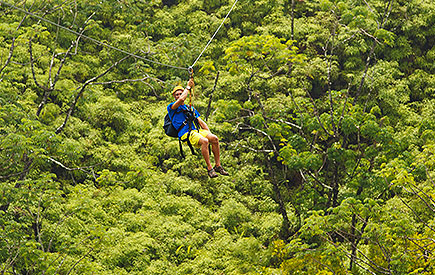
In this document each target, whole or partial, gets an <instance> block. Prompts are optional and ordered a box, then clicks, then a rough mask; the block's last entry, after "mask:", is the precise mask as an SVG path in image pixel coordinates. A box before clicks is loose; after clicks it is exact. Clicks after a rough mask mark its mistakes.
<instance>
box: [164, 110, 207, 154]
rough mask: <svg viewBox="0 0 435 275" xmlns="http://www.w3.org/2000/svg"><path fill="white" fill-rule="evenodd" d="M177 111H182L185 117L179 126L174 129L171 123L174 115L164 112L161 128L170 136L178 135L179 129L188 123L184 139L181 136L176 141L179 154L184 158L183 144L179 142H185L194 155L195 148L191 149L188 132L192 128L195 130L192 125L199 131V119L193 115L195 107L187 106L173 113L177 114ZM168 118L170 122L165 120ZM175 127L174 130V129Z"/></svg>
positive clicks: (189, 132)
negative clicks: (163, 121)
mask: <svg viewBox="0 0 435 275" xmlns="http://www.w3.org/2000/svg"><path fill="white" fill-rule="evenodd" d="M179 113H183V114H184V116H185V117H186V119H185V120H184V121H183V123H182V124H181V126H180V127H178V129H176V128H175V127H174V126H173V124H172V119H173V118H174V117H172V118H171V117H170V115H169V113H168V114H166V116H165V124H164V126H163V128H164V129H165V132H166V134H167V135H168V136H172V137H178V133H179V132H180V130H181V129H183V128H184V126H186V125H189V130H188V132H187V136H186V138H184V139H181V137H178V143H179V145H180V154H181V156H182V157H183V158H185V155H184V153H183V146H182V144H181V142H186V143H187V145H188V146H189V148H190V151H191V152H192V154H193V155H196V153H195V150H194V149H193V146H192V143H191V142H190V134H191V132H192V130H195V129H194V127H195V128H196V131H198V132H199V129H200V128H199V121H198V118H197V117H196V116H195V109H194V108H193V107H192V106H189V107H188V109H184V110H181V111H175V113H174V116H175V114H179ZM168 119H169V120H170V124H169V123H168V122H167V120H168ZM170 127H172V128H173V129H170ZM174 129H175V131H174Z"/></svg>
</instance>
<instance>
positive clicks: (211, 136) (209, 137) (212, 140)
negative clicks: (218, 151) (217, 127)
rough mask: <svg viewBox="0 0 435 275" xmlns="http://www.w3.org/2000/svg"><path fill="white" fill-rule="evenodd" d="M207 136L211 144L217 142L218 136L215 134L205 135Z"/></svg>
mask: <svg viewBox="0 0 435 275" xmlns="http://www.w3.org/2000/svg"><path fill="white" fill-rule="evenodd" d="M207 138H208V140H209V141H210V143H212V144H216V143H218V142H219V138H218V137H217V136H215V135H213V134H209V135H208V136H207Z"/></svg>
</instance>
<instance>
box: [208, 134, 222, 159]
mask: <svg viewBox="0 0 435 275" xmlns="http://www.w3.org/2000/svg"><path fill="white" fill-rule="evenodd" d="M207 139H208V141H209V142H210V143H211V151H212V152H213V156H214V162H215V166H216V167H219V166H221V158H220V148H219V139H218V137H217V136H215V135H213V134H208V135H207Z"/></svg>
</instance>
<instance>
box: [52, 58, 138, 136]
mask: <svg viewBox="0 0 435 275" xmlns="http://www.w3.org/2000/svg"><path fill="white" fill-rule="evenodd" d="M129 57H130V55H126V56H125V57H123V58H121V59H120V60H118V61H116V62H115V63H114V64H112V65H111V66H110V67H109V68H108V69H106V70H105V71H104V72H103V73H101V74H100V75H98V76H95V77H93V78H91V79H89V80H88V81H86V82H85V83H84V84H83V86H82V87H81V88H79V89H80V90H79V92H78V93H77V95H76V97H75V98H74V100H73V102H72V103H71V106H70V108H69V110H68V112H67V114H66V117H65V120H64V122H63V123H62V125H60V126H59V127H58V128H57V129H56V131H55V133H56V134H59V133H60V132H61V131H62V130H63V128H64V127H65V126H66V124H67V122H68V119H69V118H70V116H71V115H72V113H73V112H74V109H75V107H76V104H77V102H78V100H79V98H80V97H81V96H82V94H83V92H84V91H85V89H86V87H87V86H88V85H89V84H90V83H92V82H94V81H96V80H97V79H99V78H100V77H103V76H105V75H106V74H107V73H108V72H110V71H111V70H112V69H113V68H115V67H116V66H118V64H119V63H121V62H122V61H124V60H126V59H127V58H129Z"/></svg>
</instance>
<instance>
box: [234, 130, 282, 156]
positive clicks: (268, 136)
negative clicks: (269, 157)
mask: <svg viewBox="0 0 435 275" xmlns="http://www.w3.org/2000/svg"><path fill="white" fill-rule="evenodd" d="M242 125H243V127H245V128H242V127H240V128H239V129H242V130H243V129H249V130H254V131H256V132H258V133H261V134H263V135H264V136H266V137H267V138H268V139H269V141H270V144H271V145H272V147H273V151H274V152H275V153H278V150H277V149H276V146H275V144H274V142H273V139H272V137H271V136H270V135H269V134H267V133H266V132H264V131H262V130H260V129H257V128H255V127H252V126H251V125H247V124H242Z"/></svg>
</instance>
